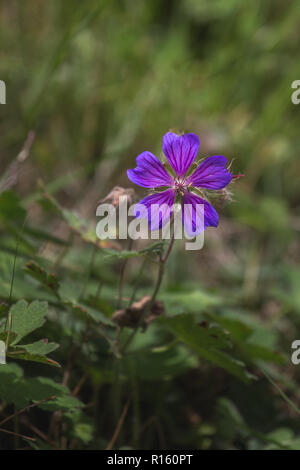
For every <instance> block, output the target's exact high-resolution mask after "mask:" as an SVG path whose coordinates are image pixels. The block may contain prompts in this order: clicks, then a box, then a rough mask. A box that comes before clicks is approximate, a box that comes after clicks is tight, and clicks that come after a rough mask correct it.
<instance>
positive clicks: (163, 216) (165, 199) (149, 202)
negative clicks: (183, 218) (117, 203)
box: [134, 189, 175, 230]
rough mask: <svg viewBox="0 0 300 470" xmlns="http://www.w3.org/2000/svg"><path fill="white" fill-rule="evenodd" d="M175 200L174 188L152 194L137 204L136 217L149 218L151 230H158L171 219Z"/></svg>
mask: <svg viewBox="0 0 300 470" xmlns="http://www.w3.org/2000/svg"><path fill="white" fill-rule="evenodd" d="M174 201H175V191H173V190H172V189H168V190H167V191H162V192H160V193H155V194H151V195H150V196H147V197H145V198H144V199H142V200H141V201H140V202H139V203H138V204H136V206H135V208H134V211H135V217H137V218H139V217H142V218H148V222H149V227H150V230H158V229H160V228H162V227H163V226H164V225H165V224H166V223H167V222H168V221H169V219H170V217H171V215H172V210H173V204H174Z"/></svg>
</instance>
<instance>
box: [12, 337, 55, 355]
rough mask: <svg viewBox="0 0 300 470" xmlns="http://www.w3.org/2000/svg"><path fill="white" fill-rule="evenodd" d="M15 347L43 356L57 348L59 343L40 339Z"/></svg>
mask: <svg viewBox="0 0 300 470" xmlns="http://www.w3.org/2000/svg"><path fill="white" fill-rule="evenodd" d="M16 348H22V349H25V351H26V352H28V353H29V354H41V355H42V356H45V355H46V354H49V353H51V352H52V351H55V350H56V349H57V348H59V344H57V343H47V342H45V341H44V340H42V339H41V340H40V341H36V342H35V343H32V344H22V345H18V346H16Z"/></svg>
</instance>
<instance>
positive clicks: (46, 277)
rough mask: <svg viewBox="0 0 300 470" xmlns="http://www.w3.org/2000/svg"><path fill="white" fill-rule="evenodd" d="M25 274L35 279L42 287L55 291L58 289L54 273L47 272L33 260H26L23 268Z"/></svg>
mask: <svg viewBox="0 0 300 470" xmlns="http://www.w3.org/2000/svg"><path fill="white" fill-rule="evenodd" d="M24 270H25V271H26V273H27V274H29V275H30V276H31V277H33V278H34V279H37V280H38V281H39V282H40V283H41V284H42V285H43V286H44V287H46V288H48V289H50V290H52V291H54V292H56V293H57V291H58V289H59V282H58V279H57V278H56V276H55V274H53V273H50V274H48V273H47V271H46V270H45V269H44V268H43V267H42V266H40V265H38V264H37V263H36V262H35V261H28V263H26V266H25V268H24Z"/></svg>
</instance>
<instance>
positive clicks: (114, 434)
mask: <svg viewBox="0 0 300 470" xmlns="http://www.w3.org/2000/svg"><path fill="white" fill-rule="evenodd" d="M128 408H129V400H128V402H127V403H126V405H125V406H124V408H123V411H122V414H121V416H120V419H119V421H118V423H117V426H116V429H115V432H114V433H113V436H112V438H111V440H110V441H109V443H108V445H107V447H106V449H105V450H111V449H112V447H113V446H114V444H115V442H116V440H117V439H118V435H119V434H120V431H121V429H122V426H123V423H124V420H125V418H126V415H127V411H128Z"/></svg>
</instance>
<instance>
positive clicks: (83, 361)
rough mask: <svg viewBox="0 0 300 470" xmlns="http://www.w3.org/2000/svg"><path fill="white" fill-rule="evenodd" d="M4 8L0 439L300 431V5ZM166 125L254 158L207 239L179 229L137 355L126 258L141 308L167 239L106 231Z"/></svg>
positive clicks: (289, 439)
mask: <svg viewBox="0 0 300 470" xmlns="http://www.w3.org/2000/svg"><path fill="white" fill-rule="evenodd" d="M0 13H1V15H0V26H1V27H0V39H1V50H0V61H1V77H0V79H1V80H4V81H5V82H6V85H7V100H6V101H7V104H6V105H5V106H4V105H1V106H0V124H1V139H0V156H1V159H0V167H1V174H0V301H1V302H2V303H1V305H0V340H1V341H4V342H5V343H6V345H7V348H8V349H7V351H8V354H7V364H6V365H0V413H1V415H0V448H12V447H14V448H19V447H24V446H29V445H30V446H31V447H32V448H34V449H49V448H50V449H55V448H62V449H66V448H68V449H82V448H86V449H105V448H108V447H109V446H112V447H113V448H124V447H126V448H135V449H155V448H156V449H157V448H160V449H171V448H172V449H175V448H179V449H188V448H197V449H249V450H251V449H266V450H267V449H300V426H299V379H300V368H299V367H300V366H298V367H297V366H295V365H293V364H292V363H291V360H290V356H291V343H292V341H294V340H295V339H298V338H299V335H298V332H299V326H300V316H299V313H300V299H299V282H300V268H299V263H298V261H299V244H298V232H299V229H300V218H299V202H300V198H299V195H300V193H299V183H297V181H298V178H297V176H298V175H299V171H300V164H299V156H298V148H299V142H300V136H299V123H300V121H299V116H300V114H299V113H300V109H299V108H298V107H297V106H295V105H293V104H292V103H291V91H292V90H291V83H292V82H293V81H294V80H296V79H299V78H300V65H299V61H297V53H298V43H299V33H298V30H299V21H300V6H299V4H298V3H297V2H293V1H291V0H286V1H285V2H283V1H281V0H272V1H271V0H264V1H261V0H252V1H251V2H241V1H240V0H214V1H212V0H181V1H180V0H172V1H168V2H166V1H163V0H151V1H146V0H140V1H139V2H136V1H133V0H121V1H118V2H113V1H109V0H101V1H100V0H86V1H85V2H80V1H79V0H78V1H77V0H64V1H63V2H61V1H58V0H52V1H51V2H35V1H34V0H27V1H26V2H20V1H17V0H9V1H5V0H4V1H2V2H1V5H0ZM169 129H175V130H178V131H191V132H195V133H197V134H198V135H199V136H200V141H201V147H200V157H204V156H208V155H214V154H222V155H226V156H227V158H228V159H229V160H233V163H232V169H233V172H234V173H239V174H240V173H242V174H245V177H244V178H243V179H240V180H237V181H236V182H235V183H234V184H233V185H232V187H231V190H232V193H233V201H232V202H231V203H226V204H224V203H222V202H220V201H218V200H217V201H215V205H216V207H217V208H218V210H219V212H220V213H221V218H220V226H219V227H218V229H208V230H207V232H206V238H205V246H204V249H203V250H201V251H199V252H192V253H191V252H189V251H185V250H184V247H183V244H181V243H180V242H177V243H176V244H175V249H174V250H173V252H172V254H171V256H170V259H169V261H168V265H167V274H166V277H165V280H164V283H163V286H162V289H161V291H160V292H159V295H158V299H159V300H161V301H162V302H163V305H164V308H165V313H164V315H159V316H158V317H156V318H155V319H153V321H152V322H151V324H150V325H149V326H148V328H147V329H146V330H145V331H142V329H140V330H139V331H138V333H137V334H136V335H135V337H134V339H133V340H132V342H131V343H130V345H129V347H128V349H127V350H126V352H125V353H124V354H123V355H120V351H118V350H116V339H117V340H119V339H120V340H122V341H124V342H126V341H127V340H128V338H130V335H131V331H132V330H130V328H126V327H125V328H123V329H122V331H121V333H120V331H119V329H118V328H117V327H116V324H115V323H114V322H113V320H112V315H113V313H114V312H115V310H116V309H117V308H118V289H119V287H118V285H119V278H120V272H122V270H123V269H125V266H126V270H125V283H124V286H123V291H122V299H121V304H122V307H126V306H127V304H128V302H129V301H130V299H132V297H133V292H135V297H136V298H137V299H139V298H141V297H143V296H144V295H149V294H150V295H151V292H152V290H153V280H154V278H155V276H156V271H157V266H156V263H155V257H156V256H157V253H160V252H161V251H162V250H164V249H165V248H164V246H163V245H161V244H153V245H149V243H145V242H143V241H139V242H136V243H135V245H134V247H133V250H131V249H130V247H129V246H128V244H126V242H123V243H122V244H121V251H116V250H115V248H116V247H115V246H111V245H110V244H109V243H103V242H100V241H99V240H97V238H96V234H95V226H96V222H97V221H96V215H95V214H96V207H97V205H98V203H99V201H100V200H101V199H102V198H103V197H104V196H105V195H106V194H107V193H108V192H109V191H110V190H111V188H112V187H113V186H115V185H117V184H119V185H122V186H125V187H126V186H129V182H128V180H127V177H126V169H127V168H130V167H133V166H134V161H135V157H136V156H137V155H138V154H139V153H141V152H142V151H144V150H146V149H148V150H151V151H153V153H156V155H159V154H160V152H161V138H162V135H163V134H164V133H165V132H166V131H167V130H169ZM140 194H141V195H142V191H141V192H140ZM20 343H21V344H20ZM48 356H50V357H48ZM120 356H121V357H120ZM51 366H54V367H51ZM55 366H56V367H55ZM297 389H298V390H297ZM24 407H30V408H28V412H27V413H20V414H19V415H18V416H17V418H14V419H7V418H9V417H11V416H12V415H13V414H14V413H16V412H17V411H18V410H19V411H20V410H21V409H22V408H24ZM124 410H125V412H126V410H127V413H126V416H125V421H124V425H123V426H122V427H121V430H120V432H119V434H118V435H117V438H116V439H115V440H114V441H113V442H112V441H111V439H112V436H113V435H114V432H115V429H116V427H117V424H118V422H119V420H120V416H121V414H122V411H123V412H124ZM2 421H3V425H2ZM4 421H5V422H4ZM6 431H10V432H13V433H15V436H14V437H12V435H10V434H7V433H6ZM20 436H23V437H20ZM24 436H25V437H24ZM26 436H29V437H30V436H31V437H32V438H34V439H35V441H30V440H28V439H27V440H26Z"/></svg>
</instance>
